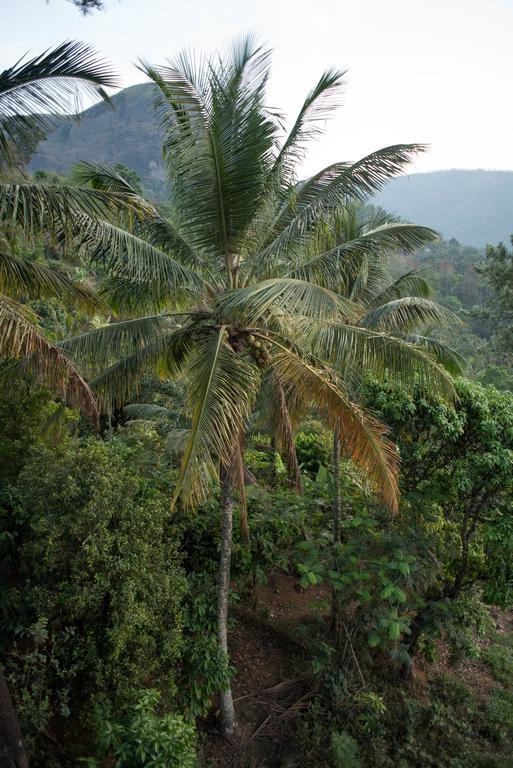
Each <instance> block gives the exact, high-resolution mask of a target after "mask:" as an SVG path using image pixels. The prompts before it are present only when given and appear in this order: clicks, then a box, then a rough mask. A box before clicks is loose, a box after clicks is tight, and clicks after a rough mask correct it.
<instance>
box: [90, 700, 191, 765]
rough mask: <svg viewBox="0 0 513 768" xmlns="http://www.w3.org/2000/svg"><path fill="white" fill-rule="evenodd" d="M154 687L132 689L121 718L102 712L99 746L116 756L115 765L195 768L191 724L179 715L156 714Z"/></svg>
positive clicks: (105, 751) (106, 752)
mask: <svg viewBox="0 0 513 768" xmlns="http://www.w3.org/2000/svg"><path fill="white" fill-rule="evenodd" d="M159 699H160V694H159V692H158V691H156V690H152V689H147V690H140V691H134V692H133V693H132V701H131V703H130V705H129V706H128V708H127V711H126V714H125V715H124V717H122V718H118V719H113V720H111V719H109V717H105V713H103V712H101V713H100V714H101V717H102V724H101V726H100V746H101V750H102V752H103V753H104V754H106V755H107V754H110V755H112V757H114V758H116V763H115V766H116V768H195V767H196V766H197V760H196V750H195V744H196V734H195V731H194V726H193V725H191V724H190V723H186V722H185V720H184V719H183V717H182V716H181V715H176V714H171V713H167V714H164V715H159V714H158V713H157V706H158V703H159Z"/></svg>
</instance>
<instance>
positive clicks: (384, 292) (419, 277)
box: [369, 269, 432, 307]
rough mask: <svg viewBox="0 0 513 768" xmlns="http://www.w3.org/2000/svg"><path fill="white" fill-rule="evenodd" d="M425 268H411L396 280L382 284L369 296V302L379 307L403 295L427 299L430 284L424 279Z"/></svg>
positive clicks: (430, 291)
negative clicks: (377, 290) (379, 288)
mask: <svg viewBox="0 0 513 768" xmlns="http://www.w3.org/2000/svg"><path fill="white" fill-rule="evenodd" d="M423 272H425V270H420V269H411V270H410V271H409V272H405V273H404V274H403V275H400V276H399V277H398V278H397V279H396V280H393V281H391V282H388V285H384V286H383V287H382V288H381V290H380V291H379V293H374V295H372V296H370V297H369V304H370V305H371V306H374V307H380V306H382V305H383V304H387V303H388V302H389V301H394V300H395V299H401V298H404V297H405V296H412V297H419V298H422V299H428V298H429V297H430V296H431V295H432V290H431V285H430V284H429V281H428V280H427V279H426V277H425V274H423Z"/></svg>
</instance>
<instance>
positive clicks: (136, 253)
mask: <svg viewBox="0 0 513 768" xmlns="http://www.w3.org/2000/svg"><path fill="white" fill-rule="evenodd" d="M77 234H78V233H77ZM80 237H81V244H82V246H83V247H84V248H86V249H87V254H88V257H89V258H90V259H91V261H92V262H94V263H97V264H101V265H102V266H103V267H104V268H105V269H106V270H107V273H108V274H109V276H111V277H115V278H116V277H120V278H121V279H124V280H127V279H128V280H130V281H134V282H135V284H136V285H137V283H142V284H145V285H146V290H147V291H148V290H150V289H151V291H152V293H153V294H154V295H155V299H156V301H161V300H163V299H168V300H169V301H173V302H175V304H176V305H179V304H181V303H183V302H184V301H186V300H187V299H190V298H191V297H196V298H197V297H198V295H201V293H203V291H204V290H205V287H206V286H205V282H204V281H203V279H202V278H201V277H200V276H199V275H198V274H197V273H196V272H193V271H192V270H190V269H189V268H188V267H186V266H184V265H183V264H180V262H178V261H177V260H176V259H174V258H173V257H172V256H170V255H169V254H168V253H165V252H164V251H161V250H159V249H158V248H155V247H154V246H153V245H151V244H150V243H148V242H146V241H145V240H143V239H142V238H141V237H138V236H137V235H135V234H132V233H131V232H129V231H128V230H126V229H123V228H122V227H119V226H116V225H114V224H111V223H110V222H108V221H101V220H98V219H84V220H83V221H82V222H81V226H80Z"/></svg>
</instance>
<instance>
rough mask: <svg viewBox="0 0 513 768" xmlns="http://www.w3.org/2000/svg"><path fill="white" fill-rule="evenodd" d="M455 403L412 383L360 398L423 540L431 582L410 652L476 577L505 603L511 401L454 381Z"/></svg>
mask: <svg viewBox="0 0 513 768" xmlns="http://www.w3.org/2000/svg"><path fill="white" fill-rule="evenodd" d="M455 386H456V392H457V395H458V399H457V400H456V402H455V403H454V407H452V406H449V405H448V404H446V403H443V402H441V401H440V400H438V399H437V398H433V397H426V396H425V394H423V393H421V392H420V391H419V390H418V389H416V391H415V392H414V393H413V394H408V393H406V392H404V390H401V389H399V388H398V387H396V386H391V385H388V386H387V385H386V386H384V387H383V385H381V384H372V385H370V386H369V388H368V390H367V398H368V401H370V402H372V403H373V404H374V405H375V407H376V408H377V410H378V412H379V414H380V417H381V418H382V419H383V420H384V421H386V422H387V423H388V424H389V425H390V426H391V427H392V434H393V436H394V438H395V439H396V440H397V443H398V446H399V450H400V452H401V462H402V463H401V468H402V472H401V475H402V477H401V487H402V507H403V511H402V515H403V517H404V520H405V522H407V521H408V522H409V525H410V527H411V529H412V530H417V532H418V538H419V541H420V540H421V539H422V538H424V539H425V540H427V549H428V552H429V560H430V561H431V570H433V571H434V572H435V573H437V578H436V580H435V583H434V584H431V585H430V586H429V589H428V588H425V589H424V591H423V592H422V591H421V593H420V594H418V595H416V601H417V610H416V612H415V614H414V616H410V618H411V633H410V636H409V641H408V644H409V650H410V652H411V653H413V652H414V651H415V650H416V648H417V644H418V641H419V639H420V636H421V635H422V633H426V634H428V635H429V634H430V633H432V632H433V631H435V630H436V629H437V627H439V626H440V625H443V622H444V620H445V619H447V618H448V616H449V614H450V608H451V605H453V604H455V603H456V601H458V600H460V599H461V598H462V597H463V596H465V595H468V594H469V593H470V592H471V591H472V588H473V587H475V585H476V584H477V583H480V584H482V585H483V586H484V593H485V596H486V595H488V596H489V597H492V599H493V600H494V601H495V602H497V603H499V604H503V605H508V604H509V603H510V601H511V588H510V584H511V563H510V561H511V557H510V554H509V555H508V556H506V555H505V551H510V550H509V547H510V542H511V529H512V523H511V521H512V516H511V515H512V507H511V494H512V481H513V471H512V470H513V450H512V449H513V442H512V435H513V431H512V420H513V408H512V405H513V401H512V396H511V394H510V393H508V392H497V390H495V389H494V388H493V387H483V386H482V385H480V384H476V383H471V382H468V381H465V380H459V381H457V382H456V385H455Z"/></svg>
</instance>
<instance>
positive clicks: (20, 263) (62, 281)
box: [0, 251, 107, 314]
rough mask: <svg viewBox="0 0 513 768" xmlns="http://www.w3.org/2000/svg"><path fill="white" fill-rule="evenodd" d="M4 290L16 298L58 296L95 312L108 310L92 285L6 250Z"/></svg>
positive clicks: (1, 258)
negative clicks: (79, 281) (82, 283)
mask: <svg viewBox="0 0 513 768" xmlns="http://www.w3.org/2000/svg"><path fill="white" fill-rule="evenodd" d="M0 292H2V293H4V294H6V295H9V296H11V298H13V299H21V298H26V299H35V298H51V297H55V298H58V299H60V300H61V301H63V302H64V303H66V304H70V305H72V306H75V307H78V308H80V309H82V310H84V311H85V312H90V313H92V314H95V313H98V312H105V311H106V309H107V308H106V306H105V304H104V303H103V301H101V299H100V298H99V297H98V296H96V295H95V293H94V292H93V291H92V290H91V289H90V288H88V287H87V286H85V285H80V284H79V283H75V282H74V281H73V280H70V278H69V277H68V276H67V275H65V274H64V273H63V272H57V270H55V269H49V268H48V267H45V266H44V265H42V264H38V263H37V262H34V261H28V260H27V259H22V258H19V257H17V256H13V255H11V254H10V253H5V252H2V251H0Z"/></svg>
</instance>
